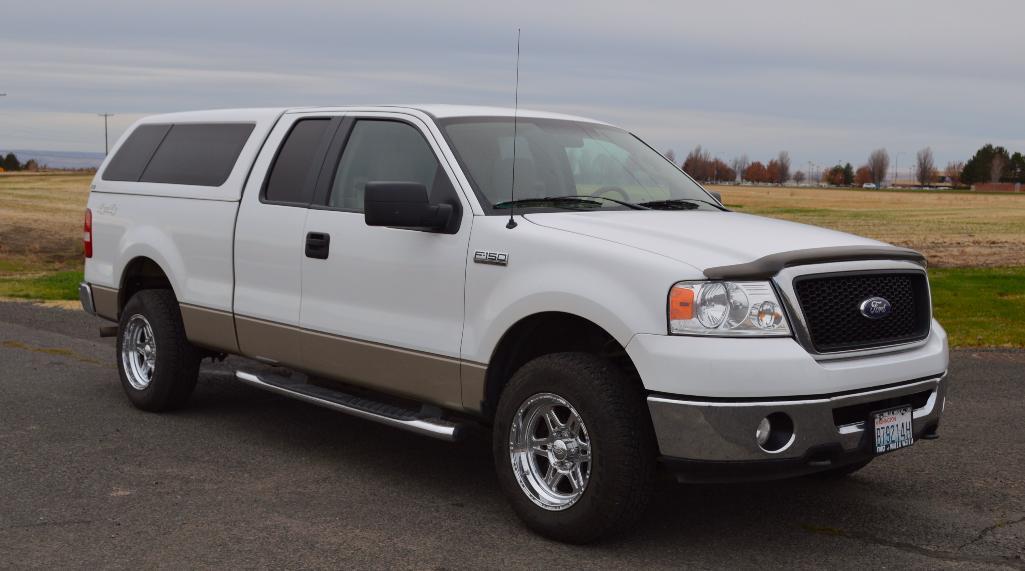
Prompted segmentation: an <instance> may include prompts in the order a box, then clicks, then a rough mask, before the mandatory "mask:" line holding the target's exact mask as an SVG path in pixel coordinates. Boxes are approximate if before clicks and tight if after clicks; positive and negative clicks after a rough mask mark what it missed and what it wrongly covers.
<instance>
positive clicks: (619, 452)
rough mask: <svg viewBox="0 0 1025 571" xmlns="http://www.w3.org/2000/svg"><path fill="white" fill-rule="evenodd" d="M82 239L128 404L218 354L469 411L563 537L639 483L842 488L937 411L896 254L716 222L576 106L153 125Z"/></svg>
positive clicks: (522, 497) (385, 419)
mask: <svg viewBox="0 0 1025 571" xmlns="http://www.w3.org/2000/svg"><path fill="white" fill-rule="evenodd" d="M84 241H85V255H86V258H87V259H86V265H85V282H84V283H82V285H81V290H80V293H81V299H82V304H83V306H84V307H85V309H86V310H87V311H89V312H91V313H94V314H96V315H98V316H100V317H103V318H105V319H108V320H112V321H116V322H117V323H118V324H119V325H118V327H117V365H118V368H119V371H120V376H121V383H122V385H123V387H124V390H125V392H126V393H127V394H128V398H129V399H130V400H131V402H132V403H133V404H134V405H135V406H137V407H139V408H142V409H145V410H152V411H160V410H166V409H170V408H173V407H179V406H182V405H184V404H185V403H186V402H187V401H188V399H189V396H190V393H191V392H192V390H193V387H194V386H195V384H196V380H197V376H198V373H199V367H200V361H201V360H202V359H203V358H205V357H213V358H218V357H223V356H224V355H227V354H231V355H241V356H244V357H247V358H249V359H251V360H252V362H254V364H255V362H260V363H262V365H259V366H252V367H249V369H246V368H241V369H239V370H238V371H237V374H236V376H237V378H238V380H239V381H241V382H245V383H249V384H251V385H253V386H256V387H260V388H262V389H266V390H269V391H273V392H275V393H278V394H282V395H286V396H290V397H294V398H298V399H302V400H305V401H308V402H310V403H314V404H317V405H321V406H325V407H328V408H331V409H334V410H337V411H341V412H345V413H349V414H353V415H356V416H360V417H363V418H365V419H368V420H372V421H377V422H381V423H384V424H387V425H391V426H394V427H398V428H403V429H407V430H410V431H413V432H417V433H420V434H424V435H428V436H433V437H436V438H441V439H447V440H455V439H457V438H458V437H459V436H460V434H461V432H462V431H463V428H464V427H465V426H467V424H468V423H478V424H482V425H484V426H490V427H491V428H492V432H493V435H494V436H493V449H494V459H495V464H496V469H497V475H498V481H499V482H500V486H501V488H502V489H503V491H504V492H505V494H506V495H507V496H508V498H509V500H510V502H511V504H512V506H513V508H514V509H515V511H516V512H517V514H518V515H519V516H520V517H521V518H522V519H523V520H524V521H525V522H526V523H527V524H528V525H529V527H531V528H532V529H534V530H536V531H537V532H539V533H542V534H544V535H546V536H548V537H552V538H556V539H560V540H563V541H570V542H587V541H593V540H596V539H598V538H600V537H604V536H607V535H609V534H611V533H614V532H620V531H624V530H627V529H629V527H630V526H631V524H632V523H633V522H635V521H636V519H637V518H638V517H640V515H641V514H642V512H643V510H644V507H645V505H646V504H647V502H648V500H649V497H650V495H651V493H652V481H653V478H654V477H655V474H656V471H657V470H659V469H668V470H670V471H671V472H672V473H673V474H675V475H676V477H677V478H678V479H679V480H680V481H682V482H710V481H738V480H754V479H770V478H782V477H790V476H800V475H806V474H820V475H825V476H842V475H845V474H849V473H852V472H854V471H855V470H857V469H859V468H861V467H863V466H865V465H866V464H868V463H869V462H870V461H871V460H872V459H873V458H874V457H875V456H877V455H879V454H884V453H887V452H890V451H892V450H896V449H899V448H903V447H906V446H909V445H911V444H912V443H914V442H916V441H918V440H923V439H932V438H936V436H937V428H938V424H939V420H940V415H941V412H942V410H943V404H944V391H945V387H946V383H945V381H944V377H945V374H946V370H947V362H948V354H947V337H946V333H945V332H944V331H943V329H942V328H941V327H940V325H939V324H938V323H936V321H934V320H933V319H932V307H931V299H930V293H929V283H928V278H927V275H926V272H925V260H924V259H923V258H922V256H921V255H920V254H918V253H916V252H914V251H912V250H907V249H903V248H897V247H893V246H890V245H887V244H884V243H881V242H877V241H874V240H868V239H865V238H860V237H857V236H852V235H849V234H843V233H839V232H834V231H830V230H825V229H821V228H815V227H811V226H805V225H801V224H794V223H790V222H784V221H780V220H771V219H766V218H759V217H756V216H750V215H745V214H739V213H736V212H731V211H730V210H729V209H728V208H726V207H724V206H723V204H722V203H721V202H720V200H719V199H718V198H717V197H716V196H715V195H713V194H712V193H709V192H706V191H705V190H704V189H703V188H702V187H701V186H699V185H698V184H697V183H695V182H694V181H693V180H692V179H690V178H689V177H688V176H687V175H686V174H684V173H683V172H682V171H680V170H679V169H678V168H677V167H676V166H675V165H673V164H672V163H671V162H669V161H667V160H666V159H664V158H663V157H662V156H661V155H660V154H659V153H657V152H655V151H654V150H652V149H651V148H650V147H649V146H647V145H646V144H645V143H644V142H642V141H641V140H640V139H638V138H637V137H635V136H634V135H632V134H631V133H629V132H627V131H624V130H622V129H619V128H616V127H613V126H611V125H609V124H606V123H602V122H598V121H593V120H589V119H583V118H579V117H570V116H565V115H556V114H551V113H542V112H532V111H522V110H521V111H519V112H518V113H517V112H514V111H513V110H510V109H493V108H475V107H461V106H443V105H439V106H419V107H391V106H382V107H336V108H298V109H238V110H226V111H206V112H192V113H180V114H171V115H160V116H154V117H149V118H146V119H143V120H141V121H139V122H138V123H137V124H136V125H134V126H133V127H132V128H131V129H130V130H129V131H128V132H127V133H126V134H125V135H124V136H123V137H121V140H120V141H118V143H117V145H116V146H115V147H114V149H113V152H112V153H111V155H110V157H109V158H108V159H107V160H106V161H105V162H104V164H103V166H102V167H101V168H100V170H99V172H98V173H97V175H96V178H95V180H94V181H93V184H92V192H91V194H90V196H89V204H88V210H87V211H86V215H85V235H84ZM105 329H106V331H107V333H108V334H113V331H114V328H112V327H107V328H105ZM268 364H269V365H273V366H272V367H269V366H266V365H268ZM266 371H274V373H273V374H267V373H266ZM414 473H415V470H414ZM895 477H896V476H895Z"/></svg>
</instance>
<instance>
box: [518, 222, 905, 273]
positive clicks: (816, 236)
mask: <svg viewBox="0 0 1025 571" xmlns="http://www.w3.org/2000/svg"><path fill="white" fill-rule="evenodd" d="M524 216H525V218H527V220H529V221H531V222H533V223H535V224H538V225H540V226H545V227H548V228H554V229H558V230H564V231H566V232H573V233H575V234H582V235H585V236H591V237H594V238H598V239H601V240H608V241H610V242H616V243H619V244H623V245H626V246H631V247H634V248H637V249H639V250H644V251H648V252H653V253H655V254H660V255H662V256H666V257H669V258H672V259H674V260H677V261H680V262H683V263H685V264H688V265H690V266H693V267H694V268H696V269H698V270H701V271H704V270H705V269H707V268H711V267H716V266H727V265H733V264H743V263H746V262H750V261H752V260H756V259H758V258H762V257H764V256H769V255H771V254H778V253H780V252H791V251H794V250H806V249H809V248H830V247H844V246H848V247H849V246H875V247H879V246H887V245H888V244H885V243H884V242H879V241H877V240H870V239H868V238H862V237H860V236H855V235H853V234H846V233H844V232H837V231H835V230H827V229H825V228H819V227H817V226H809V225H807V224H799V223H796V222H788V221H785V220H776V219H772V218H763V217H761V216H752V215H750V214H740V213H736V212H711V211H700V210H699V211H682V212H681V211H651V210H645V211H610V212H586V213H585V212H546V213H534V214H526V215H524Z"/></svg>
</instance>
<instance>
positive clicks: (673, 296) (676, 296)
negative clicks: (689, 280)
mask: <svg viewBox="0 0 1025 571" xmlns="http://www.w3.org/2000/svg"><path fill="white" fill-rule="evenodd" d="M693 318H694V290H692V289H690V288H683V287H674V288H673V289H672V291H671V292H670V293H669V319H670V320H671V321H680V320H683V319H693Z"/></svg>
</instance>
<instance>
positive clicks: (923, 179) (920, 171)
mask: <svg viewBox="0 0 1025 571" xmlns="http://www.w3.org/2000/svg"><path fill="white" fill-rule="evenodd" d="M935 173H936V164H935V163H934V162H933V160H932V149H930V148H929V147H926V148H924V149H922V150H921V151H918V155H917V156H916V158H915V178H917V179H918V184H920V185H922V186H925V185H927V184H929V183H930V182H932V178H933V175H934V174H935Z"/></svg>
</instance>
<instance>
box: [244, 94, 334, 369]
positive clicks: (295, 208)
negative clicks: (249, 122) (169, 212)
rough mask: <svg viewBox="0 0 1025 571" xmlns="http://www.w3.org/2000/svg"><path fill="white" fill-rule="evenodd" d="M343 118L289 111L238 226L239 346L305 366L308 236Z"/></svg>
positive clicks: (259, 166) (252, 182) (251, 185)
mask: <svg viewBox="0 0 1025 571" xmlns="http://www.w3.org/2000/svg"><path fill="white" fill-rule="evenodd" d="M340 122H341V119H340V118H339V117H330V116H316V115H312V116H311V115H294V114H286V115H285V116H283V117H282V119H281V121H280V122H279V123H278V125H277V126H276V127H275V129H274V131H273V132H272V133H271V135H270V137H269V138H268V140H267V143H266V144H265V146H264V149H263V152H262V153H261V154H260V156H259V158H258V159H257V161H256V163H255V164H254V165H253V172H252V174H251V175H250V177H249V181H248V183H247V185H246V190H245V193H244V194H243V197H242V205H241V207H240V208H239V213H238V222H237V223H236V227H235V299H234V311H235V328H236V331H237V334H238V340H239V349H240V350H241V352H242V353H243V354H245V355H248V356H250V357H255V358H258V359H261V360H265V361H275V362H280V363H284V364H289V365H294V366H300V365H301V364H302V363H301V358H300V338H301V335H300V334H299V330H298V327H299V309H300V305H299V302H300V297H301V296H302V287H301V284H302V260H303V258H302V255H303V236H304V230H305V226H306V217H307V212H308V207H309V205H310V202H311V201H312V200H313V195H314V190H315V187H316V183H317V176H318V175H319V171H320V167H321V164H322V162H323V160H324V156H325V154H326V152H327V148H328V145H329V143H330V141H331V138H332V136H333V134H334V132H335V130H336V129H337V127H338V125H339V124H340Z"/></svg>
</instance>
